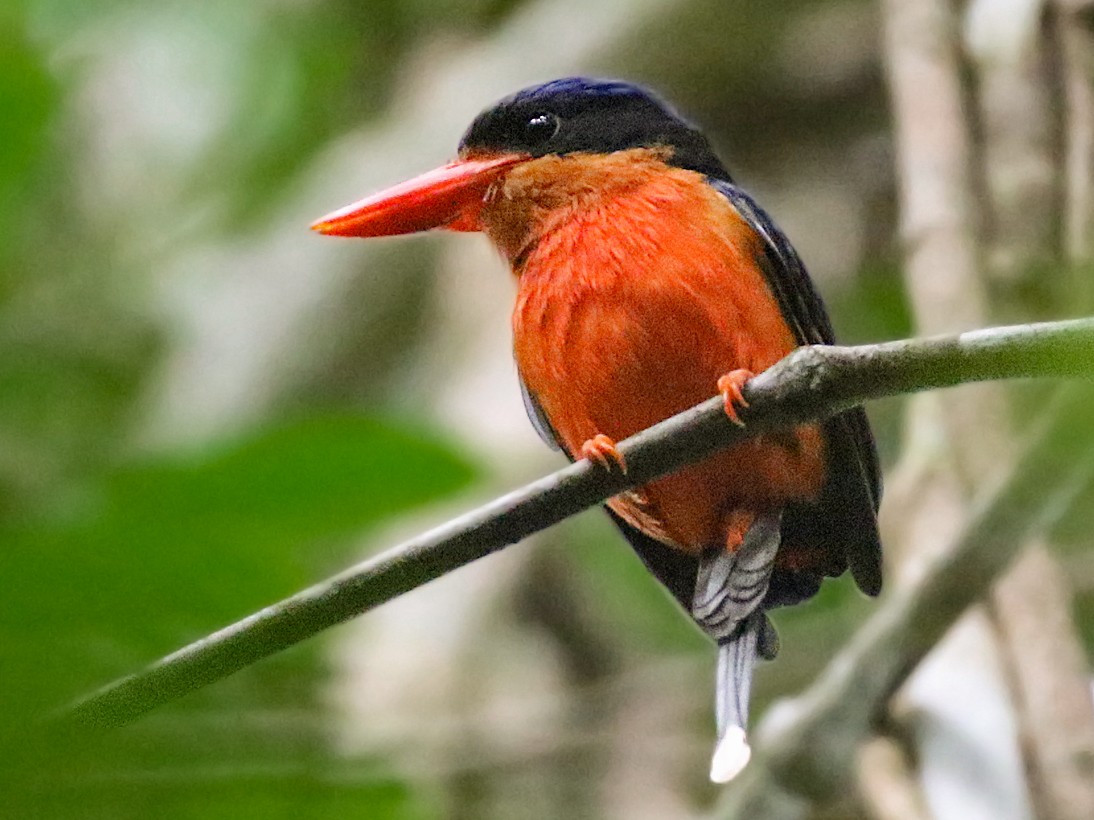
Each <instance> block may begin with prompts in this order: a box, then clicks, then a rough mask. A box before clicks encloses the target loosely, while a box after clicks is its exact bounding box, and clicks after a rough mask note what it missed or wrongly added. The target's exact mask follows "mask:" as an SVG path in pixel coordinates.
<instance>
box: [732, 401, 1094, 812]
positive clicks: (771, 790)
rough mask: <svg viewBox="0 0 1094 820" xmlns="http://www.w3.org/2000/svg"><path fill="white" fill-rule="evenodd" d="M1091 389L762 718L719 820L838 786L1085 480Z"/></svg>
mask: <svg viewBox="0 0 1094 820" xmlns="http://www.w3.org/2000/svg"><path fill="white" fill-rule="evenodd" d="M1092 398H1094V396H1092V390H1091V387H1090V385H1089V384H1084V385H1083V387H1082V388H1081V389H1072V390H1069V391H1067V392H1066V393H1065V395H1064V396H1063V397H1062V400H1060V401H1057V402H1055V403H1053V405H1054V406H1052V407H1050V408H1049V411H1048V412H1047V413H1046V415H1047V416H1048V417H1049V419H1050V421H1051V423H1050V424H1047V425H1043V427H1045V428H1047V429H1043V430H1042V432H1041V435H1039V436H1036V437H1033V440H1032V442H1031V443H1030V444H1029V446H1027V447H1026V449H1025V452H1024V453H1023V455H1022V457H1021V458H1020V459H1019V460H1018V462H1017V466H1016V468H1015V470H1014V471H1013V473H1012V474H1011V475H1010V476H1008V477H1007V478H1006V480H1005V481H1003V482H1002V486H1001V487H999V488H998V489H997V490H996V491H994V492H989V493H981V496H980V499H979V503H978V504H976V505H975V507H974V509H973V512H972V515H971V517H970V520H969V522H968V523H967V525H966V526H965V528H964V529H963V531H962V534H961V536H960V537H959V538H957V540H956V542H955V543H954V544H952V545H951V548H950V549H947V550H945V551H943V552H942V553H941V554H939V555H938V556H936V558H935V559H934V560H933V561H932V563H931V565H930V566H929V567H928V569H927V571H926V572H925V573H924V574H923V575H922V576H920V577H919V578H918V579H917V580H916V581H915V582H914V583H911V584H908V585H906V586H903V587H900V588H898V589H897V590H896V592H895V594H893V595H892V596H890V597H889V598H888V599H887V600H886V601H885V603H884V605H883V606H882V607H881V608H880V609H879V610H878V611H877V612H876V613H875V614H874V615H873V617H871V618H870V620H869V621H868V622H867V623H866V624H865V625H864V626H863V627H862V628H861V629H860V630H859V631H858V632H857V633H856V635H855V636H854V638H853V639H852V640H851V642H850V643H849V644H848V645H847V646H846V647H844V649H842V650H841V651H840V652H839V653H838V654H837V655H836V657H835V658H833V660H832V662H831V663H830V664H829V665H828V667H827V668H826V669H825V670H824V672H823V673H822V674H821V675H820V676H819V677H818V678H817V680H816V682H815V683H814V684H813V685H812V686H811V687H810V688H809V689H808V690H807V691H806V692H805V693H804V694H802V695H801V696H799V697H798V698H795V699H794V700H793V701H790V702H788V703H783V704H780V705H778V706H777V707H776V708H773V709H772V710H771V711H770V712H769V713H768V718H767V720H765V721H764V722H763V724H761V726H760V728H759V730H758V731H757V732H756V736H757V737H758V738H759V742H758V743H757V744H756V749H755V758H754V760H753V763H752V765H751V767H750V769H749V770H748V772H747V773H746V774H745V776H744V777H743V778H742V779H741V781H740V782H739V783H738V784H737V787H736V788H735V789H733V790H732V791H731V792H728V793H727V795H726V797H727V802H726V804H725V805H724V806H722V807H721V811H720V812H718V816H719V817H725V818H747V817H765V818H771V820H800V819H801V818H803V817H805V816H806V811H805V807H806V806H807V805H808V799H809V798H812V799H828V800H830V799H832V798H834V797H836V796H837V795H838V794H839V793H840V790H841V789H842V788H843V787H844V785H845V781H846V778H847V773H848V772H849V771H850V769H851V765H852V763H853V761H854V757H855V755H856V754H857V752H858V750H859V747H860V744H861V743H862V742H863V741H864V740H865V739H866V738H867V737H868V736H869V733H870V732H871V730H872V725H873V723H874V722H875V721H876V720H877V719H878V717H879V715H880V714H881V712H882V710H883V709H884V707H885V704H886V703H887V702H888V699H889V697H890V695H891V694H892V693H893V692H894V691H895V690H896V689H897V688H898V687H899V686H900V685H901V684H902V683H903V682H904V681H905V680H906V679H907V677H908V675H909V674H911V672H912V670H913V669H915V667H916V665H917V664H918V663H919V661H920V660H922V659H923V657H924V656H925V655H926V654H927V652H928V651H929V650H930V649H931V647H932V646H934V644H935V643H937V642H938V641H939V640H940V639H941V638H942V637H943V635H945V633H946V631H947V630H948V629H949V627H950V626H951V625H952V624H953V623H954V622H955V621H956V620H957V618H958V617H959V616H960V615H961V613H962V612H964V611H965V609H967V608H968V607H969V606H970V605H972V604H974V603H976V602H977V601H978V600H979V599H981V598H982V597H983V596H984V595H985V594H987V593H988V591H989V590H990V589H991V585H992V583H993V582H994V580H995V579H996V578H997V577H999V576H1000V575H1001V574H1002V573H1003V571H1004V570H1005V569H1006V568H1007V566H1008V565H1009V563H1010V562H1011V560H1012V559H1013V558H1014V556H1015V555H1017V554H1018V553H1019V552H1020V550H1021V548H1022V546H1023V545H1024V544H1025V543H1026V541H1027V539H1028V538H1029V537H1030V536H1031V535H1034V534H1036V533H1038V532H1041V531H1044V529H1046V528H1047V527H1048V526H1050V525H1051V524H1052V523H1053V522H1054V521H1056V520H1057V519H1058V518H1059V517H1060V516H1061V515H1062V514H1063V513H1065V512H1066V511H1067V510H1068V508H1069V507H1070V506H1071V505H1072V503H1073V502H1074V501H1075V499H1076V497H1077V496H1078V495H1079V494H1080V493H1081V491H1082V490H1083V489H1084V488H1085V487H1086V486H1088V484H1089V482H1090V480H1091V479H1092V478H1094V438H1092V437H1091V436H1090V430H1089V424H1088V423H1087V421H1086V419H1087V418H1088V417H1089V407H1090V402H1091V401H1092Z"/></svg>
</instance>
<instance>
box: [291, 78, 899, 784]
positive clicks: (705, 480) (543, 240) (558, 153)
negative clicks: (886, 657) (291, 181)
mask: <svg viewBox="0 0 1094 820" xmlns="http://www.w3.org/2000/svg"><path fill="white" fill-rule="evenodd" d="M312 228H313V229H314V230H316V231H318V232H319V233H321V234H326V235H333V236H358V237H378V236H392V235H400V234H407V233H415V232H418V231H424V230H429V229H434V228H440V229H446V230H450V231H464V232H481V233H484V234H485V235H486V236H487V237H488V238H489V240H490V241H491V242H492V243H493V244H494V246H496V248H497V249H498V251H499V252H500V254H501V256H502V257H503V258H504V260H505V261H506V262H507V263H508V265H509V268H510V270H511V271H512V274H513V276H514V278H515V281H516V299H515V305H514V308H513V313H512V333H513V354H514V358H515V360H516V368H517V372H518V375H519V377H520V384H521V389H522V392H523V398H524V404H525V408H526V410H527V412H528V416H529V418H530V419H531V422H532V424H533V426H534V427H535V429H536V431H537V432H538V433H539V434H540V436H541V437H542V438H543V439H544V440H545V441H546V442H547V443H548V444H549V445H551V446H552V447H555V448H557V449H561V450H562V451H563V452H564V454H565V455H567V456H568V457H569V458H570V459H571V460H578V459H582V458H587V459H590V460H591V461H593V462H595V463H597V464H598V465H599V467H600V468H602V469H606V470H623V471H625V470H626V463H625V461H624V459H623V458H622V456H621V454H620V453H619V451H618V449H617V448H616V442H618V441H620V440H622V439H624V438H627V437H628V436H631V435H633V434H635V433H637V432H639V431H640V430H643V429H645V428H647V427H649V426H651V425H653V424H655V423H656V422H659V421H662V420H664V419H665V418H668V417H669V416H671V415H674V414H676V413H678V412H680V411H683V410H685V409H687V408H689V407H692V406H694V405H696V404H698V403H700V402H702V401H704V400H705V399H707V398H709V397H710V396H712V395H716V394H720V395H721V396H722V397H723V400H724V406H725V411H726V414H727V415H728V416H729V419H730V420H731V421H733V422H735V423H738V424H740V423H742V422H741V418H740V415H741V412H743V411H744V409H745V408H747V406H748V402H747V392H748V391H747V384H748V380H749V379H750V378H752V376H753V375H754V374H756V373H760V372H762V371H763V370H766V369H767V368H769V367H771V366H772V365H773V364H775V363H776V362H777V361H779V360H780V359H782V358H783V357H785V356H786V355H788V354H789V353H791V352H792V351H793V350H794V349H795V348H797V347H800V346H802V345H829V344H834V343H835V338H834V334H833V329H832V325H831V322H830V320H829V318H828V315H827V312H826V310H825V307H824V304H823V302H822V301H821V298H820V296H819V295H818V293H817V290H816V289H815V287H814V285H813V283H812V281H811V279H810V277H809V275H808V273H807V272H806V269H805V266H804V265H803V263H802V262H801V260H800V258H799V257H798V254H797V253H796V252H795V250H794V248H793V246H792V245H791V244H790V241H789V240H788V239H787V237H786V235H785V234H784V233H783V232H782V231H781V230H780V229H779V228H778V226H777V225H776V224H775V222H774V221H773V220H772V218H771V217H770V216H769V215H768V214H767V213H766V212H765V211H764V210H763V209H762V208H761V207H760V205H759V204H758V203H757V202H756V200H755V199H753V198H752V197H751V196H750V195H749V194H748V193H746V192H745V191H744V190H743V189H742V188H741V187H739V186H738V185H737V183H736V182H735V180H734V179H733V177H732V176H731V175H730V173H729V171H728V170H727V169H726V167H725V166H724V165H723V163H722V161H721V160H720V159H719V158H718V156H717V154H716V153H715V151H714V149H713V147H712V145H711V143H710V142H709V140H708V139H707V138H706V136H705V135H704V134H703V133H702V131H701V130H700V129H699V128H697V127H696V126H695V125H693V124H692V123H691V122H690V121H689V120H687V119H685V117H683V116H682V115H681V114H679V113H678V112H677V111H676V110H675V109H674V108H673V107H671V106H670V105H669V104H668V103H667V102H665V101H664V100H663V99H662V98H660V97H659V96H658V95H657V94H655V93H654V92H652V91H650V90H648V89H646V88H644V87H642V86H639V85H636V84H633V83H630V82H625V81H622V80H613V79H597V78H588V77H565V78H561V79H557V80H552V81H550V82H546V83H541V84H538V85H534V86H531V87H528V88H524V89H522V90H520V91H517V92H516V93H514V94H511V95H510V96H508V97H506V98H504V99H502V100H501V101H500V102H498V103H496V104H495V105H492V106H490V107H489V108H487V109H486V110H484V111H483V112H482V113H481V114H479V115H478V116H477V117H476V118H475V119H474V121H473V122H472V123H471V125H470V127H469V128H468V129H467V131H466V132H465V133H464V135H463V137H462V139H461V140H460V142H459V147H458V151H457V156H456V159H454V160H453V161H451V162H449V163H447V164H445V165H443V166H441V167H439V168H437V169H436V170H433V171H430V172H427V173H425V174H422V175H420V176H417V177H415V178H413V179H411V180H408V181H406V182H403V183H400V184H397V185H395V186H393V187H391V188H388V189H386V190H384V191H381V192H380V193H378V194H374V195H372V196H368V197H366V198H364V199H362V200H360V201H358V202H355V203H353V204H351V205H349V206H346V207H345V208H342V209H340V210H337V211H334V212H332V213H331V214H328V215H327V216H325V217H323V218H321V219H319V220H318V221H317V222H315V223H314V224H313V225H312ZM880 498H881V477H880V467H879V462H878V456H877V451H876V447H875V443H874V439H873V435H872V432H871V429H870V425H869V422H868V420H867V417H866V415H865V412H864V411H863V409H862V408H861V407H857V408H853V409H851V410H847V411H845V412H842V413H840V414H838V415H836V416H833V417H830V418H828V419H826V420H824V421H820V422H813V423H807V424H801V425H799V426H797V427H793V428H790V429H784V430H779V431H774V432H765V433H763V434H761V435H757V436H753V437H751V438H748V439H747V440H745V441H743V442H741V443H738V444H735V445H733V446H731V447H729V448H728V449H725V450H723V451H721V452H719V453H717V454H715V455H713V456H711V457H709V458H706V459H705V460H702V461H700V462H699V463H696V464H693V465H690V466H688V467H686V468H684V469H682V470H680V471H679V472H676V473H674V474H671V475H668V476H666V477H662V478H659V479H656V480H654V481H652V482H650V483H648V484H646V485H644V486H641V487H638V488H635V489H632V490H629V491H626V492H623V493H621V494H620V495H617V496H615V497H613V498H612V499H610V500H609V501H607V503H606V509H607V512H608V514H609V516H611V518H612V519H613V520H614V522H615V524H616V525H617V526H618V527H619V529H620V530H621V531H622V533H623V535H624V536H625V537H626V539H627V540H628V541H629V542H630V544H631V546H632V547H633V548H634V551H635V552H636V553H637V554H638V557H639V558H640V559H641V560H642V562H643V563H644V564H645V565H646V567H647V569H648V570H649V571H650V572H651V573H652V574H653V575H654V576H655V577H656V578H657V579H658V580H659V581H660V582H661V584H662V585H663V586H664V587H665V588H666V589H667V590H668V592H669V593H670V594H671V595H672V596H673V597H674V598H675V599H676V601H677V602H678V603H679V604H680V606H681V607H682V608H683V609H684V610H685V612H687V613H688V614H689V615H690V617H691V618H692V620H693V621H694V622H695V623H696V624H697V625H698V627H699V628H700V629H701V630H702V631H703V632H704V633H706V635H708V636H709V637H710V638H711V639H712V641H713V642H714V643H715V644H716V645H717V663H716V673H715V676H716V677H715V722H716V731H717V741H716V743H715V748H714V753H713V756H712V759H711V769H710V777H711V779H712V780H713V781H715V782H718V783H724V782H728V781H729V780H732V779H733V778H734V777H735V776H736V775H737V774H739V773H740V771H741V770H742V769H743V768H744V767H745V765H746V764H747V763H748V761H749V759H750V757H751V747H750V745H749V742H748V736H747V724H748V711H749V699H750V690H751V686H752V676H753V669H754V666H755V664H756V662H757V661H758V659H760V658H764V659H773V658H774V657H775V655H776V653H777V651H778V637H777V634H776V632H775V629H774V627H773V625H772V624H771V621H770V620H769V618H768V615H767V613H768V611H769V610H771V609H773V608H776V607H780V606H787V605H793V604H798V603H801V602H803V601H805V600H807V599H809V598H811V597H812V596H813V595H815V594H816V593H817V591H818V590H819V588H820V585H821V582H822V580H823V579H824V578H825V577H835V576H839V575H842V574H843V573H844V572H845V571H847V570H850V573H851V575H852V577H853V578H854V580H855V582H856V583H857V585H858V587H859V588H860V589H861V590H862V591H863V592H865V593H866V594H868V595H871V596H874V595H877V594H878V592H879V591H880V589H881V583H882V553H881V542H880V538H879V535H878V525H877V511H878V506H879V503H880Z"/></svg>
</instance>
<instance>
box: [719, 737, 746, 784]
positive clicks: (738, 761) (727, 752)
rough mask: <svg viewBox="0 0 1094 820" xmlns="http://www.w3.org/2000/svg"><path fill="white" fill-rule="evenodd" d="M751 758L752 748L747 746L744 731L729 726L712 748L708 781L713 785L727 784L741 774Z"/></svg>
mask: <svg viewBox="0 0 1094 820" xmlns="http://www.w3.org/2000/svg"><path fill="white" fill-rule="evenodd" d="M751 757H752V747H750V746H749V745H748V737H747V736H746V735H745V730H744V729H742V728H741V727H740V726H730V727H729V728H728V729H727V730H726V733H725V735H723V736H722V739H721V740H719V741H718V745H717V746H716V747H715V748H714V757H713V758H712V759H711V761H710V779H711V780H712V781H714V782H715V783H728V782H729V781H730V780H732V779H733V778H735V777H736V776H737V775H739V774H740V773H741V770H742V769H744V767H745V766H746V765H747V764H748V761H749V758H751Z"/></svg>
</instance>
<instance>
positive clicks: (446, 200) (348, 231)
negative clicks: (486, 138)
mask: <svg viewBox="0 0 1094 820" xmlns="http://www.w3.org/2000/svg"><path fill="white" fill-rule="evenodd" d="M526 159H528V157H526V156H524V155H522V154H504V155H502V156H499V157H490V158H487V159H461V160H456V161H455V162H450V163H448V165H443V166H441V167H440V168H437V169H435V170H433V171H428V172H426V173H424V174H422V175H421V176H417V177H414V179H409V180H407V181H406V182H400V183H399V184H398V185H394V186H392V187H391V188H388V189H387V190H385V191H381V192H380V193H378V194H373V195H372V196H369V197H365V198H364V199H362V200H361V201H360V202H355V203H353V204H352V205H347V206H346V207H345V208H341V209H339V210H337V211H334V212H333V213H329V214H327V215H326V216H324V217H323V218H322V219H320V220H319V221H317V222H315V223H314V224H313V225H312V226H311V227H312V230H313V231H318V232H319V233H321V234H327V235H328V236H395V235H396V234H404V233H414V232H415V231H427V230H429V229H430V228H445V229H447V230H450V231H477V230H479V218H478V217H479V211H480V210H481V209H482V205H483V200H484V198H485V197H486V195H487V192H488V191H489V190H490V186H491V185H493V184H494V182H495V181H496V180H497V179H498V178H499V177H500V176H501V175H502V172H504V171H505V169H507V168H509V167H510V166H512V165H515V164H516V163H518V162H523V161H524V160H526Z"/></svg>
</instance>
